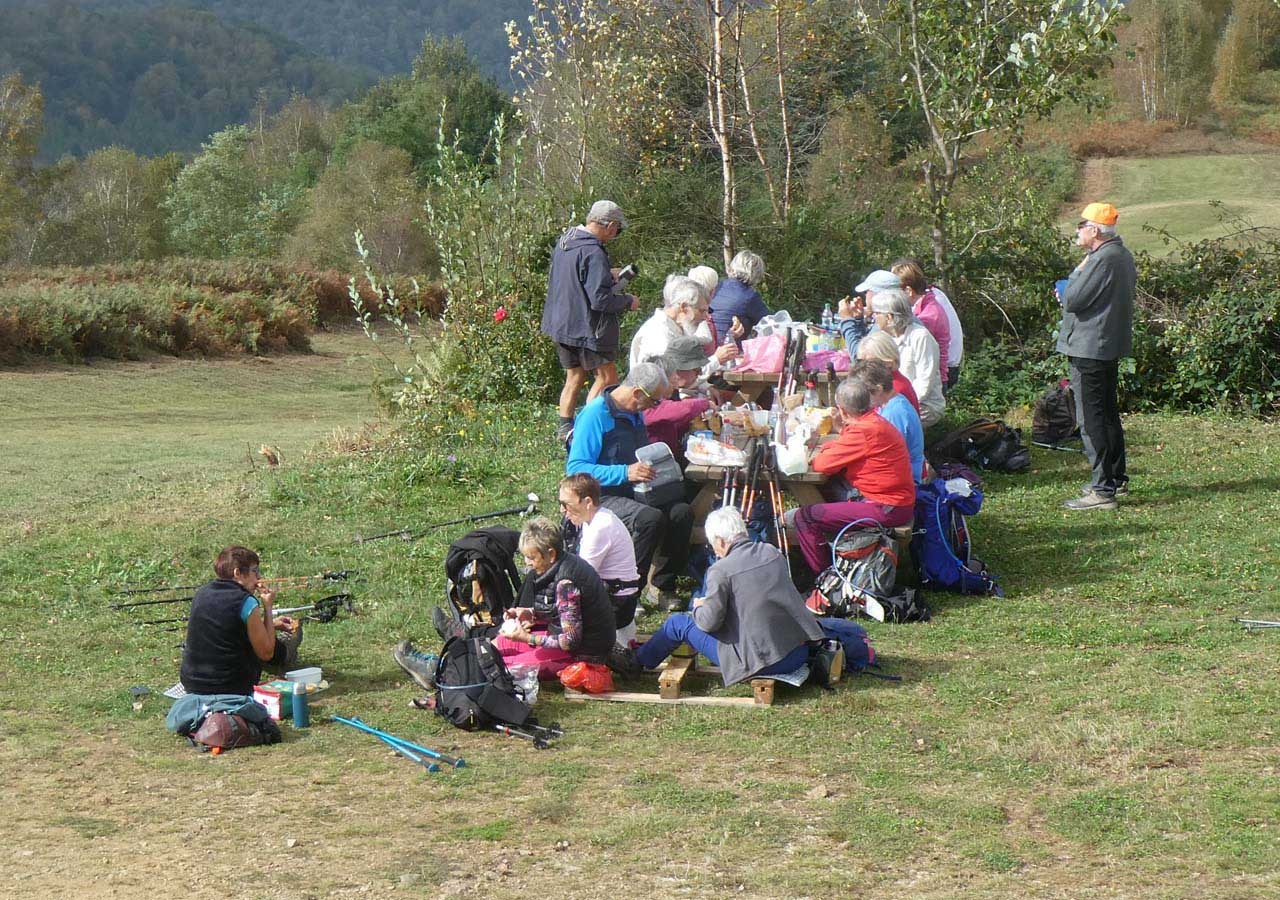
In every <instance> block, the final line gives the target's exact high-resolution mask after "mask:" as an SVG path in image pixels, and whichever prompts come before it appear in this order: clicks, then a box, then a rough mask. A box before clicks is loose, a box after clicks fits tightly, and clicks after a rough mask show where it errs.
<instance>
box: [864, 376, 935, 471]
mask: <svg viewBox="0 0 1280 900" xmlns="http://www.w3.org/2000/svg"><path fill="white" fill-rule="evenodd" d="M849 377H850V378H856V379H858V380H859V381H861V382H862V383H863V384H865V385H866V386H867V392H868V393H869V394H871V405H872V406H873V407H875V411H876V412H878V413H879V414H880V418H882V419H884V420H885V421H886V422H888V423H889V424H890V425H892V426H893V427H894V428H896V429H898V434H900V435H902V439H903V440H904V441H905V442H906V444H907V456H908V457H910V459H911V477H912V478H914V479H915V480H916V481H922V480H924V426H922V425H921V424H920V414H919V413H918V412H916V411H915V407H913V406H912V405H911V404H910V403H908V402H907V398H906V397H904V396H902V395H901V394H899V393H898V392H897V391H895V390H894V389H893V369H892V368H891V367H890V365H889V364H888V363H887V362H884V361H882V360H879V359H860V360H858V361H857V362H856V363H854V364H853V365H852V366H851V367H850V368H849Z"/></svg>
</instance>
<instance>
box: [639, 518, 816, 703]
mask: <svg viewBox="0 0 1280 900" xmlns="http://www.w3.org/2000/svg"><path fill="white" fill-rule="evenodd" d="M706 535H707V542H708V543H709V544H710V545H711V549H712V550H713V551H714V552H715V555H716V562H715V563H713V564H712V566H711V568H710V569H708V570H707V580H706V586H707V592H706V596H705V597H698V598H697V599H695V600H694V601H693V608H692V610H691V612H689V613H675V614H673V615H671V616H668V617H667V620H666V621H665V622H663V623H662V627H661V628H660V629H658V633H657V634H655V635H654V636H653V637H652V638H650V639H649V640H648V641H647V642H646V643H645V644H643V645H642V646H641V647H640V648H639V649H638V650H636V651H635V652H634V655H633V659H634V662H635V663H637V664H639V665H640V666H643V667H644V668H646V669H654V668H657V666H658V663H660V662H662V661H663V660H664V659H666V658H667V656H668V655H669V654H670V653H671V651H672V650H674V649H676V648H677V647H679V646H680V644H681V643H688V644H689V645H690V646H691V647H693V649H694V650H696V651H697V652H699V653H701V654H702V655H703V656H705V657H706V658H707V659H709V660H711V661H712V662H713V663H715V664H716V665H718V666H719V667H720V672H721V675H722V677H723V678H724V683H725V684H726V685H730V684H737V683H738V682H740V681H745V680H747V679H748V678H755V677H758V676H761V675H778V674H783V673H786V672H794V671H795V670H796V669H798V668H800V667H801V666H802V665H804V664H805V663H807V662H808V661H809V641H816V640H820V639H821V638H822V636H823V634H822V629H821V628H819V627H818V623H817V622H816V621H815V620H814V617H813V613H811V612H809V610H808V608H806V607H805V605H804V600H803V599H801V597H800V594H799V593H798V592H797V591H796V588H795V585H794V584H792V583H791V573H790V571H789V570H788V568H787V561H786V559H785V558H784V557H783V555H782V553H781V552H780V551H779V550H778V548H776V547H774V546H773V545H772V544H765V543H756V542H753V541H752V540H750V539H749V538H748V537H747V526H746V523H745V522H743V521H742V515H741V514H740V513H739V512H738V511H737V510H736V509H734V508H733V507H721V508H720V509H717V510H714V511H712V513H711V514H710V515H708V516H707V522H706ZM615 653H616V651H615Z"/></svg>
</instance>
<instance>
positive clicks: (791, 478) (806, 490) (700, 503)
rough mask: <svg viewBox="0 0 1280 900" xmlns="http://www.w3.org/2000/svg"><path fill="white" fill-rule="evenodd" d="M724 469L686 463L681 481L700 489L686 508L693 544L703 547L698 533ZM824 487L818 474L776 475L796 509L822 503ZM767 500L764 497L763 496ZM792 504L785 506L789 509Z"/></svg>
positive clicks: (824, 479) (823, 478)
mask: <svg viewBox="0 0 1280 900" xmlns="http://www.w3.org/2000/svg"><path fill="white" fill-rule="evenodd" d="M725 471H726V469H725V468H724V467H723V466H700V465H695V464H693V463H690V464H689V465H688V466H686V467H685V470H684V477H685V478H686V479H688V480H689V481H692V482H695V483H696V484H698V485H700V486H699V488H698V493H697V494H696V495H695V496H694V498H693V502H692V503H690V504H689V506H690V508H691V510H692V511H693V538H692V540H693V543H695V544H705V543H706V535H705V534H704V532H703V530H702V526H703V523H704V522H706V521H707V514H708V513H709V512H711V510H712V509H714V508H715V505H716V501H717V500H718V499H719V496H720V485H721V483H722V482H723V481H724V473H725ZM826 483H827V476H826V475H823V474H821V473H820V472H801V473H800V474H799V475H781V474H779V475H778V487H779V488H781V489H782V491H783V492H784V493H786V494H789V495H790V496H791V499H792V500H794V501H795V503H794V505H796V506H811V505H813V504H814V503H825V502H826V500H825V498H824V497H823V496H822V490H821V488H822V485H824V484H826ZM759 488H760V489H765V480H764V473H761V477H760V482H759ZM765 496H767V494H766V495H765ZM790 505H792V504H789V506H790Z"/></svg>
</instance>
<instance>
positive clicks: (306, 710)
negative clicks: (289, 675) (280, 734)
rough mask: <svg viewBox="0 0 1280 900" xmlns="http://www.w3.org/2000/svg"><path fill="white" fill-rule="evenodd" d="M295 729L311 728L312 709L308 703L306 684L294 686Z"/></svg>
mask: <svg viewBox="0 0 1280 900" xmlns="http://www.w3.org/2000/svg"><path fill="white" fill-rule="evenodd" d="M293 727H294V728H310V727H311V707H310V704H309V703H308V702H307V686H306V685H305V684H295V685H294V686H293Z"/></svg>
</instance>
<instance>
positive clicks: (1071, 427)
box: [1031, 378, 1080, 447]
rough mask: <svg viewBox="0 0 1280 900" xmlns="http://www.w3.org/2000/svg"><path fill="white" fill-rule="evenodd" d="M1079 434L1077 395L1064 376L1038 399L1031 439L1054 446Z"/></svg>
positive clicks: (1032, 419)
mask: <svg viewBox="0 0 1280 900" xmlns="http://www.w3.org/2000/svg"><path fill="white" fill-rule="evenodd" d="M1079 434H1080V423H1079V422H1077V421H1076V400H1075V395H1074V394H1073V393H1072V392H1071V382H1069V381H1067V380H1066V379H1065V378H1064V379H1063V380H1062V381H1059V382H1058V383H1057V384H1056V385H1054V386H1053V387H1051V388H1049V390H1047V391H1045V392H1044V394H1042V395H1041V396H1040V399H1039V400H1037V401H1036V404H1035V407H1034V408H1033V409H1032V412H1031V440H1032V441H1033V442H1035V443H1037V444H1046V445H1048V446H1050V447H1052V446H1056V445H1058V444H1061V443H1063V442H1064V441H1069V440H1071V439H1072V438H1075V437H1078V436H1079Z"/></svg>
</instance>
